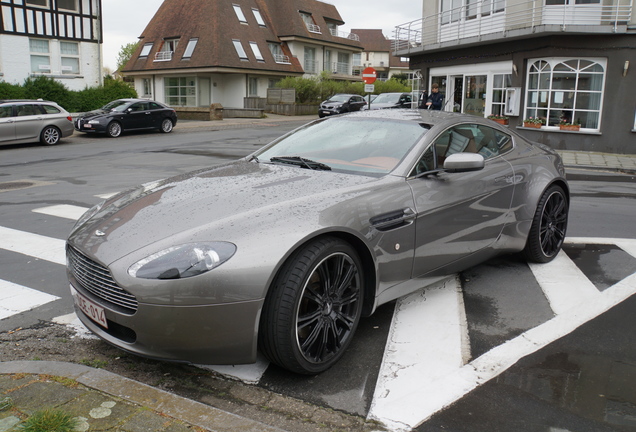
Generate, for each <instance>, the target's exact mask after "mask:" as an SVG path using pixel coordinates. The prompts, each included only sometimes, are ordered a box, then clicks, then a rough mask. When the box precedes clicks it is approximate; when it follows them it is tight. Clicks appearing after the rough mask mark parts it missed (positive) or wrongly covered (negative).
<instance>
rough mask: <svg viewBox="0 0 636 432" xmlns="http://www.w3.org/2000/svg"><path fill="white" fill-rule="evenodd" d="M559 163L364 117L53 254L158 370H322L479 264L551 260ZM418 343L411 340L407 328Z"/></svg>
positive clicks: (460, 121) (103, 221)
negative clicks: (505, 258)
mask: <svg viewBox="0 0 636 432" xmlns="http://www.w3.org/2000/svg"><path fill="white" fill-rule="evenodd" d="M568 206H569V190H568V185H567V182H566V180H565V174H564V169H563V165H562V162H561V159H560V158H559V156H558V155H557V154H556V153H555V152H554V151H553V150H551V149H550V148H547V147H545V146H542V145H540V144H534V143H531V142H528V141H527V140H525V139H524V138H522V137H520V136H519V135H517V134H516V133H515V132H513V131H511V130H509V129H508V128H506V127H502V126H499V125H498V124H496V123H494V122H492V121H490V120H487V119H483V118H478V117H473V116H466V115H457V114H451V113H444V112H435V111H433V112H431V111H418V110H380V111H367V112H364V113H354V114H349V115H345V116H338V117H334V118H327V119H323V120H317V121H314V122H312V123H309V124H307V125H305V126H303V127H301V128H299V129H296V130H294V131H293V132H290V133H289V134H287V135H285V136H283V137H281V138H279V139H277V140H276V141H274V142H273V143H271V144H269V145H267V146H265V147H263V148H262V149H260V150H259V151H257V152H256V153H254V154H252V155H251V156H249V157H246V158H244V159H240V160H238V161H235V162H232V163H228V164H224V165H219V166H215V167H212V168H209V169H204V170H200V171H196V172H192V173H189V174H186V175H182V176H178V177H174V178H170V179H166V180H161V181H157V182H154V183H151V184H146V185H143V186H140V187H138V188H136V189H133V190H130V191H127V192H124V193H121V194H119V195H117V196H115V197H113V198H111V199H109V200H107V201H106V202H104V203H101V204H99V205H97V206H95V207H94V208H92V209H91V210H89V211H88V212H87V213H86V214H85V215H84V216H83V217H82V218H81V219H80V220H79V221H78V222H77V225H76V226H75V227H74V229H73V231H72V232H71V234H70V237H69V239H68V244H67V255H68V276H69V280H70V283H71V286H72V292H73V295H74V297H75V305H76V310H77V314H78V315H79V317H80V319H81V320H82V321H83V322H84V324H86V326H87V327H88V328H89V329H90V330H91V331H92V332H94V333H95V334H96V335H98V336H100V337H101V338H102V339H104V340H106V341H107V342H109V343H111V344H113V345H116V346H118V347H120V348H122V349H124V350H126V351H129V352H132V353H135V354H138V355H142V356H147V357H151V358H157V359H165V360H172V361H186V362H193V363H204V364H240V363H251V362H254V361H255V359H256V352H257V350H260V351H261V352H262V353H264V354H265V355H266V356H267V357H268V358H269V359H270V360H271V361H272V362H274V363H276V364H278V365H280V366H282V367H284V368H287V369H289V370H291V371H295V372H299V373H306V374H314V373H318V372H321V371H323V370H325V369H327V368H329V367H330V366H332V365H333V364H334V363H335V362H337V361H338V359H339V358H340V357H341V356H342V354H343V352H344V351H345V350H346V348H347V346H348V345H349V343H350V342H351V339H352V337H353V334H354V332H355V330H356V327H357V325H358V322H359V320H360V317H362V316H367V315H369V314H371V313H373V311H374V310H375V309H376V308H377V307H378V305H381V304H383V303H386V302H389V301H391V300H393V299H396V298H398V297H400V296H403V295H405V294H408V293H410V292H413V291H415V290H417V289H419V288H422V287H424V286H426V285H427V284H430V283H432V282H434V281H437V280H440V279H441V278H444V277H447V276H448V275H452V274H454V273H456V272H458V271H461V270H463V269H466V268H468V267H470V266H473V265H475V264H477V263H480V262H483V261H485V260H487V259H489V258H491V257H493V256H495V255H498V254H503V253H513V252H522V253H523V254H524V255H525V256H526V257H527V259H528V260H531V261H534V262H547V261H550V260H551V259H553V258H554V257H555V256H556V254H557V253H558V252H559V250H560V249H561V245H562V243H563V240H564V237H565V231H566V226H567V220H568ZM423 331H425V329H423Z"/></svg>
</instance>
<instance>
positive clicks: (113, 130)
mask: <svg viewBox="0 0 636 432" xmlns="http://www.w3.org/2000/svg"><path fill="white" fill-rule="evenodd" d="M121 132H122V129H121V124H120V123H119V122H116V121H114V122H110V123H109V124H108V127H107V128H106V135H108V136H109V137H111V138H117V137H118V136H119V135H121Z"/></svg>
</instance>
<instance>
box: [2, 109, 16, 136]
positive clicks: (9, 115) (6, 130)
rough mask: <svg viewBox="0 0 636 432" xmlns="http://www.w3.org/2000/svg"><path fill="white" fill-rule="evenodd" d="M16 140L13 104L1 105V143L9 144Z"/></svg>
mask: <svg viewBox="0 0 636 432" xmlns="http://www.w3.org/2000/svg"><path fill="white" fill-rule="evenodd" d="M14 140H15V118H14V116H13V105H5V106H0V143H5V144H8V143H10V142H12V141H14Z"/></svg>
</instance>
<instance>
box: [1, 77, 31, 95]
mask: <svg viewBox="0 0 636 432" xmlns="http://www.w3.org/2000/svg"><path fill="white" fill-rule="evenodd" d="M25 98H26V96H25V95H24V88H23V87H22V86H21V85H19V84H10V83H8V82H4V81H3V82H0V99H25Z"/></svg>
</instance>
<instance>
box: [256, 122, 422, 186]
mask: <svg viewBox="0 0 636 432" xmlns="http://www.w3.org/2000/svg"><path fill="white" fill-rule="evenodd" d="M428 127H429V126H427V125H423V124H420V123H417V122H415V121H412V120H397V119H379V118H376V117H351V116H350V117H339V118H330V119H328V120H327V121H321V122H316V123H311V124H309V125H307V126H305V127H303V128H301V129H298V130H296V131H295V132H292V133H291V134H289V135H286V136H283V137H282V138H280V139H279V140H278V141H275V142H274V144H272V145H271V146H268V147H267V148H265V149H264V150H262V151H261V152H260V153H257V154H256V156H257V158H258V160H259V161H260V162H266V163H267V162H270V163H280V162H281V158H282V159H286V160H289V159H291V158H302V159H306V160H308V161H311V162H312V163H321V164H324V165H325V166H327V167H329V168H330V169H332V170H334V171H341V172H351V173H356V174H370V175H381V174H386V173H389V172H391V171H392V170H393V169H394V168H395V167H396V166H397V165H398V163H399V162H400V161H401V160H402V159H403V158H404V157H405V156H406V154H407V153H408V152H409V150H411V148H412V147H413V146H414V145H415V144H416V143H417V142H418V141H419V140H420V138H421V137H422V135H423V134H424V133H426V131H427V130H428ZM272 159H273V160H272Z"/></svg>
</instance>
